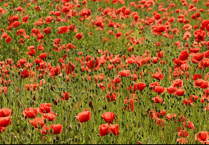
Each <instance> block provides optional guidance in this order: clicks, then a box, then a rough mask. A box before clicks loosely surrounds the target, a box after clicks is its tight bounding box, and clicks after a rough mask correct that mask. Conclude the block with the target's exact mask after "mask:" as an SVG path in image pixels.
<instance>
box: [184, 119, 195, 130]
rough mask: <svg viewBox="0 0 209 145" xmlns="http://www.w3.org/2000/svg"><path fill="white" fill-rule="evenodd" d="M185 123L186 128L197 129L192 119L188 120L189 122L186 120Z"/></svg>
mask: <svg viewBox="0 0 209 145" xmlns="http://www.w3.org/2000/svg"><path fill="white" fill-rule="evenodd" d="M183 124H184V126H185V127H186V128H190V129H195V127H194V124H193V123H192V122H191V121H188V122H187V123H186V122H184V123H183Z"/></svg>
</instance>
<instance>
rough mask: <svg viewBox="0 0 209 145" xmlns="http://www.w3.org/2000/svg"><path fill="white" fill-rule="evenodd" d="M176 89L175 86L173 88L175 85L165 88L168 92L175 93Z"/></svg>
mask: <svg viewBox="0 0 209 145" xmlns="http://www.w3.org/2000/svg"><path fill="white" fill-rule="evenodd" d="M176 90H177V88H175V87H168V88H167V92H168V93H169V94H175V92H176Z"/></svg>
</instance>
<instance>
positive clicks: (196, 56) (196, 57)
mask: <svg viewBox="0 0 209 145" xmlns="http://www.w3.org/2000/svg"><path fill="white" fill-rule="evenodd" d="M203 56H204V53H195V54H194V55H193V57H194V58H195V59H196V60H197V61H200V60H202V59H203Z"/></svg>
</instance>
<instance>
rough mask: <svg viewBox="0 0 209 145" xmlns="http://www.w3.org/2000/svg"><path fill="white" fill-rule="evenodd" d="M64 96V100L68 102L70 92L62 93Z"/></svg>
mask: <svg viewBox="0 0 209 145" xmlns="http://www.w3.org/2000/svg"><path fill="white" fill-rule="evenodd" d="M62 96H63V98H64V99H65V100H68V99H69V98H70V96H69V93H68V92H65V93H62Z"/></svg>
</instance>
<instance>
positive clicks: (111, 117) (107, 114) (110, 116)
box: [101, 112, 115, 124]
mask: <svg viewBox="0 0 209 145" xmlns="http://www.w3.org/2000/svg"><path fill="white" fill-rule="evenodd" d="M101 116H102V118H103V119H104V120H105V121H106V122H107V123H108V124H109V123H112V122H113V121H114V119H115V113H112V112H105V113H104V114H102V115H101Z"/></svg>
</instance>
